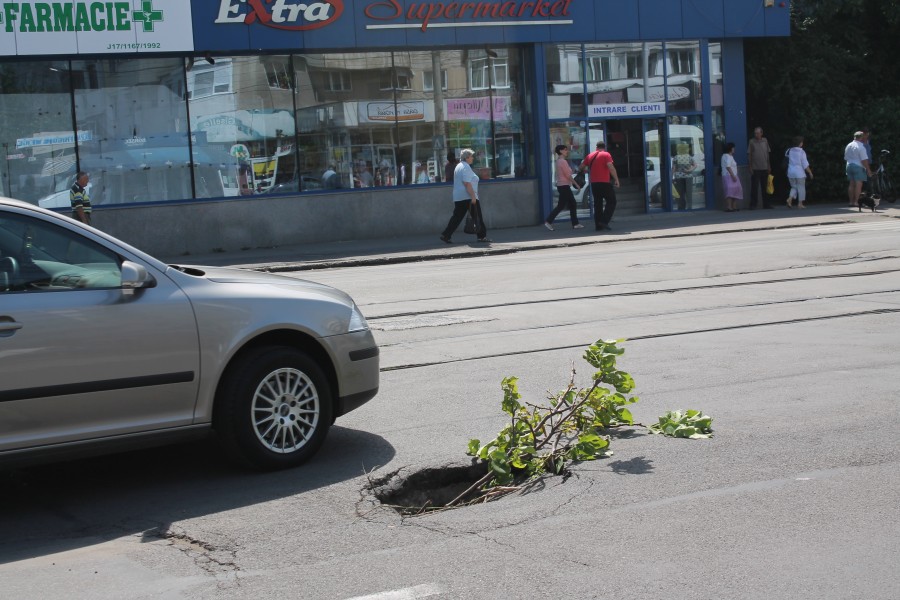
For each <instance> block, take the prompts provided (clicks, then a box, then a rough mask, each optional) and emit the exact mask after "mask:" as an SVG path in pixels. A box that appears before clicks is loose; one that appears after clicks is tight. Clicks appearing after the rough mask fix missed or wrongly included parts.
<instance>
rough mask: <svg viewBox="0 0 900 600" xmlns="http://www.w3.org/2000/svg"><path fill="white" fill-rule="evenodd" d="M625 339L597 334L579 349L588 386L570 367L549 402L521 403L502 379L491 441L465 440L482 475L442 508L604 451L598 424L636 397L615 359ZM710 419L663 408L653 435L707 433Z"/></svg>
mask: <svg viewBox="0 0 900 600" xmlns="http://www.w3.org/2000/svg"><path fill="white" fill-rule="evenodd" d="M623 341H624V340H607V341H603V340H598V341H597V342H595V343H593V344H591V346H589V347H588V348H587V350H585V352H584V356H583V358H584V360H585V361H586V362H587V363H588V364H590V365H591V366H592V367H594V368H595V369H596V371H595V372H594V374H593V376H592V378H591V379H592V384H591V386H590V387H589V388H586V389H585V388H579V387H578V386H576V384H575V368H574V366H573V368H572V374H571V377H570V379H569V383H568V385H567V386H566V388H565V389H563V390H561V391H559V392H557V393H555V394H554V393H551V392H548V396H547V405H545V406H541V405H535V404H530V403H527V402H523V401H522V396H521V394H520V393H519V387H518V378H517V377H506V378H504V379H503V381H502V383H501V386H500V387H501V389H502V390H503V401H502V403H501V409H502V410H503V412H504V413H506V414H507V415H509V424H508V425H506V426H505V427H504V428H503V429H502V430H501V431H500V433H499V434H498V435H497V437H495V438H494V439H492V440H490V441H489V442H487V443H484V444H482V443H481V441H480V440H478V439H473V440H470V441H469V445H468V448H467V452H466V453H467V454H468V455H470V456H473V457H475V458H476V459H479V460H481V461H484V462H485V464H486V466H487V471H486V473H485V474H484V475H483V476H482V477H481V478H480V479H478V481H476V482H474V483H473V484H472V485H471V486H469V487H468V488H467V489H466V490H465V491H463V492H462V493H461V494H459V495H458V496H457V497H456V498H455V499H453V500H451V501H450V502H449V503H447V504H446V505H445V507H452V506H456V505H460V504H463V503H466V504H470V503H474V502H480V501H487V500H490V499H493V498H496V497H498V496H502V495H504V494H507V493H510V492H512V491H516V490H519V489H521V487H522V486H521V485H517V483H520V482H526V483H527V482H530V481H534V480H535V479H537V478H539V477H541V476H542V475H544V474H545V473H552V474H556V475H559V474H562V473H564V472H566V466H567V465H568V464H569V463H571V462H573V461H587V460H596V459H598V458H602V457H604V456H607V455H608V449H609V443H610V442H609V437H608V436H604V435H601V433H602V432H603V431H604V430H608V429H610V428H612V427H620V426H626V425H629V426H631V425H637V426H642V425H641V424H640V423H635V422H634V416H633V415H632V414H631V411H630V410H629V409H628V405H629V404H634V403H635V402H637V401H638V398H637V396H632V395H630V394H631V391H632V390H633V389H634V385H635V384H634V379H633V378H632V377H631V375H629V374H628V373H626V372H625V371H621V370H619V369H618V367H617V365H616V359H617V358H618V357H619V356H622V355H623V354H624V353H625V350H624V349H623V348H620V347H619V346H618V344H619V343H621V342H623ZM711 424H712V418H710V417H708V416H704V415H703V414H702V413H701V412H700V411H694V410H689V411H685V412H683V413H682V412H680V411H675V412H668V413H666V415H664V416H663V417H660V423H659V424H654V425H651V426H650V427H649V429H650V430H651V431H653V432H654V433H661V434H664V435H670V436H673V437H686V438H702V437H710V436H711V431H712V429H711Z"/></svg>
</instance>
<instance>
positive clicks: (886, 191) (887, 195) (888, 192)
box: [880, 173, 897, 204]
mask: <svg viewBox="0 0 900 600" xmlns="http://www.w3.org/2000/svg"><path fill="white" fill-rule="evenodd" d="M880 179H881V182H880V183H881V199H882V200H887V201H888V202H890V203H891V204H893V203H894V202H896V201H897V190H896V189H895V188H894V184H893V183H892V182H891V178H890V176H889V175H888V174H887V173H882V174H881V177H880Z"/></svg>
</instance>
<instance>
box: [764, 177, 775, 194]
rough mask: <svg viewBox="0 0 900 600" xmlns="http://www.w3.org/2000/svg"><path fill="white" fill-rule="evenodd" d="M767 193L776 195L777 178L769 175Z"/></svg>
mask: <svg viewBox="0 0 900 600" xmlns="http://www.w3.org/2000/svg"><path fill="white" fill-rule="evenodd" d="M766 193H767V194H768V195H770V196H771V195H772V194H774V193H775V176H774V175H769V183H767V184H766Z"/></svg>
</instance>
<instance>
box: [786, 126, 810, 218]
mask: <svg viewBox="0 0 900 600" xmlns="http://www.w3.org/2000/svg"><path fill="white" fill-rule="evenodd" d="M784 155H785V156H786V157H787V159H788V168H787V177H788V181H789V182H790V184H791V193H790V194H788V197H787V207H788V208H791V207H792V206H793V202H794V200H796V201H797V208H806V205H805V204H803V203H804V202H805V201H806V178H807V176H808V177H809V178H810V179H812V178H813V174H812V169H810V168H809V160H807V158H806V150H804V149H803V136H802V135H798V136H797V137H795V138H794V146H793V147H792V148H789V149H788V151H787V152H785V154H784Z"/></svg>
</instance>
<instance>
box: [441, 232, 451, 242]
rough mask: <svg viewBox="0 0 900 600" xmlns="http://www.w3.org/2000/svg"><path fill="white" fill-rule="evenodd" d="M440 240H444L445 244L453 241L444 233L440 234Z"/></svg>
mask: <svg viewBox="0 0 900 600" xmlns="http://www.w3.org/2000/svg"><path fill="white" fill-rule="evenodd" d="M441 241H442V242H444V243H445V244H452V243H453V241H452V240H451V239H450V238H448V237H447V236H446V235H444V234H443V233H442V234H441Z"/></svg>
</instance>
